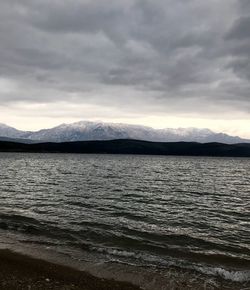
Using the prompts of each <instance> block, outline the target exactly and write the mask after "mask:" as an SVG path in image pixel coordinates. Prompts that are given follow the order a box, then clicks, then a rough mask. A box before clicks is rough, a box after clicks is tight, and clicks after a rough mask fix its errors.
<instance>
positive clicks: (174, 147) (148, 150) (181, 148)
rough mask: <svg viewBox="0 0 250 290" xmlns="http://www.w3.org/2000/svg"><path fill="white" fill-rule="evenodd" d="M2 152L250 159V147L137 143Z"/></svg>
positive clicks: (5, 146)
mask: <svg viewBox="0 0 250 290" xmlns="http://www.w3.org/2000/svg"><path fill="white" fill-rule="evenodd" d="M0 152H30V153H80V154H138V155H173V156H178V155H179V156H210V157H250V144H249V143H239V144H223V143H196V142H150V141H142V140H133V139H117V140H107V141H77V142H63V143H52V142H48V143H35V144H25V143H18V142H9V141H0Z"/></svg>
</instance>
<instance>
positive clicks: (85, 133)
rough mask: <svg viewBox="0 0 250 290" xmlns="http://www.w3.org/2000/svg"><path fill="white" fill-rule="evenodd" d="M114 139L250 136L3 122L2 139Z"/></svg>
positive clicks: (92, 124) (223, 140)
mask: <svg viewBox="0 0 250 290" xmlns="http://www.w3.org/2000/svg"><path fill="white" fill-rule="evenodd" d="M114 139H136V140H146V141H154V142H180V141H185V142H200V143H208V142H219V143H225V144H235V143H250V140H247V139H243V138H240V137H238V136H230V135H228V134H225V133H216V132H213V131H211V130H209V129H198V128H177V129H173V128H166V129H153V128H151V127H146V126H140V125H128V124H121V123H105V122H90V121H80V122H76V123H72V124H61V125H59V126H56V127H54V128H51V129H42V130H39V131H35V132H33V131H21V130H18V129H16V128H13V127H10V126H8V125H5V124H0V140H1V141H16V142H21V143H40V142H73V141H88V140H114Z"/></svg>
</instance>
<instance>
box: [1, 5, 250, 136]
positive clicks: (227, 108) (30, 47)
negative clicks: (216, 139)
mask: <svg viewBox="0 0 250 290" xmlns="http://www.w3.org/2000/svg"><path fill="white" fill-rule="evenodd" d="M0 112H1V113H0V122H2V123H7V124H9V125H12V126H15V127H17V128H20V129H39V128H45V127H46V128H47V127H52V126H54V125H57V124H59V123H62V122H73V121H78V120H103V121H114V122H127V123H135V124H145V125H149V126H152V127H156V128H163V127H188V126H194V127H208V128H211V129H214V130H216V131H225V132H228V133H231V134H238V135H241V136H245V137H250V1H249V0H208V1H203V0H150V1H149V0H53V1H52V0H0Z"/></svg>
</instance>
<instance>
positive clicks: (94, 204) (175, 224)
mask: <svg viewBox="0 0 250 290" xmlns="http://www.w3.org/2000/svg"><path fill="white" fill-rule="evenodd" d="M0 165H1V173H0V179H1V182H0V234H1V237H2V240H3V239H4V237H5V238H6V237H12V238H13V237H15V239H16V241H17V242H18V243H19V244H23V245H26V247H27V245H32V246H37V247H41V248H43V247H44V248H49V249H51V250H53V251H55V252H58V253H62V254H65V255H67V256H68V257H70V258H72V259H75V260H78V261H88V262H95V263H97V262H98V263H109V262H115V263H117V264H123V265H131V267H147V268H149V269H150V268H152V269H155V268H160V269H164V268H168V267H169V266H174V267H176V268H180V269H194V270H196V271H198V272H200V273H203V274H209V275H215V276H220V277H223V278H226V279H229V280H232V281H249V280H250V177H249V172H250V159H247V158H246V159H244V158H242V159H241V158H204V157H202V158H199V157H168V156H137V155H134V156H133V155H80V154H79V155H78V154H28V153H27V154H18V153H13V154H12V153H0ZM2 243H3V242H2Z"/></svg>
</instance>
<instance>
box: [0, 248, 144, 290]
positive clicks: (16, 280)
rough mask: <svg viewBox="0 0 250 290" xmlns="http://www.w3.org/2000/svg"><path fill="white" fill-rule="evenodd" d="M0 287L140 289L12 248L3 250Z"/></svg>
mask: <svg viewBox="0 0 250 290" xmlns="http://www.w3.org/2000/svg"><path fill="white" fill-rule="evenodd" d="M0 289H3V290H14V289H18V290H19V289H20V290H21V289H23V290H24V289H25V290H26V289H27V290H49V289H53V290H54V289H58V290H59V289H60V290H69V289H70V290H71V289H72V290H73V289H74V290H75V289H76V290H78V289H79V290H80V289H81V290H99V289H103V290H139V289H140V288H139V287H137V286H134V285H132V284H130V283H126V282H117V281H114V280H108V279H101V278H97V277H94V276H92V275H90V274H88V273H86V272H83V271H79V270H76V269H73V268H70V267H67V266H62V265H57V264H53V263H50V262H47V261H44V260H40V259H35V258H32V257H28V256H25V255H22V254H18V253H14V252H12V251H10V250H1V251H0Z"/></svg>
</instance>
